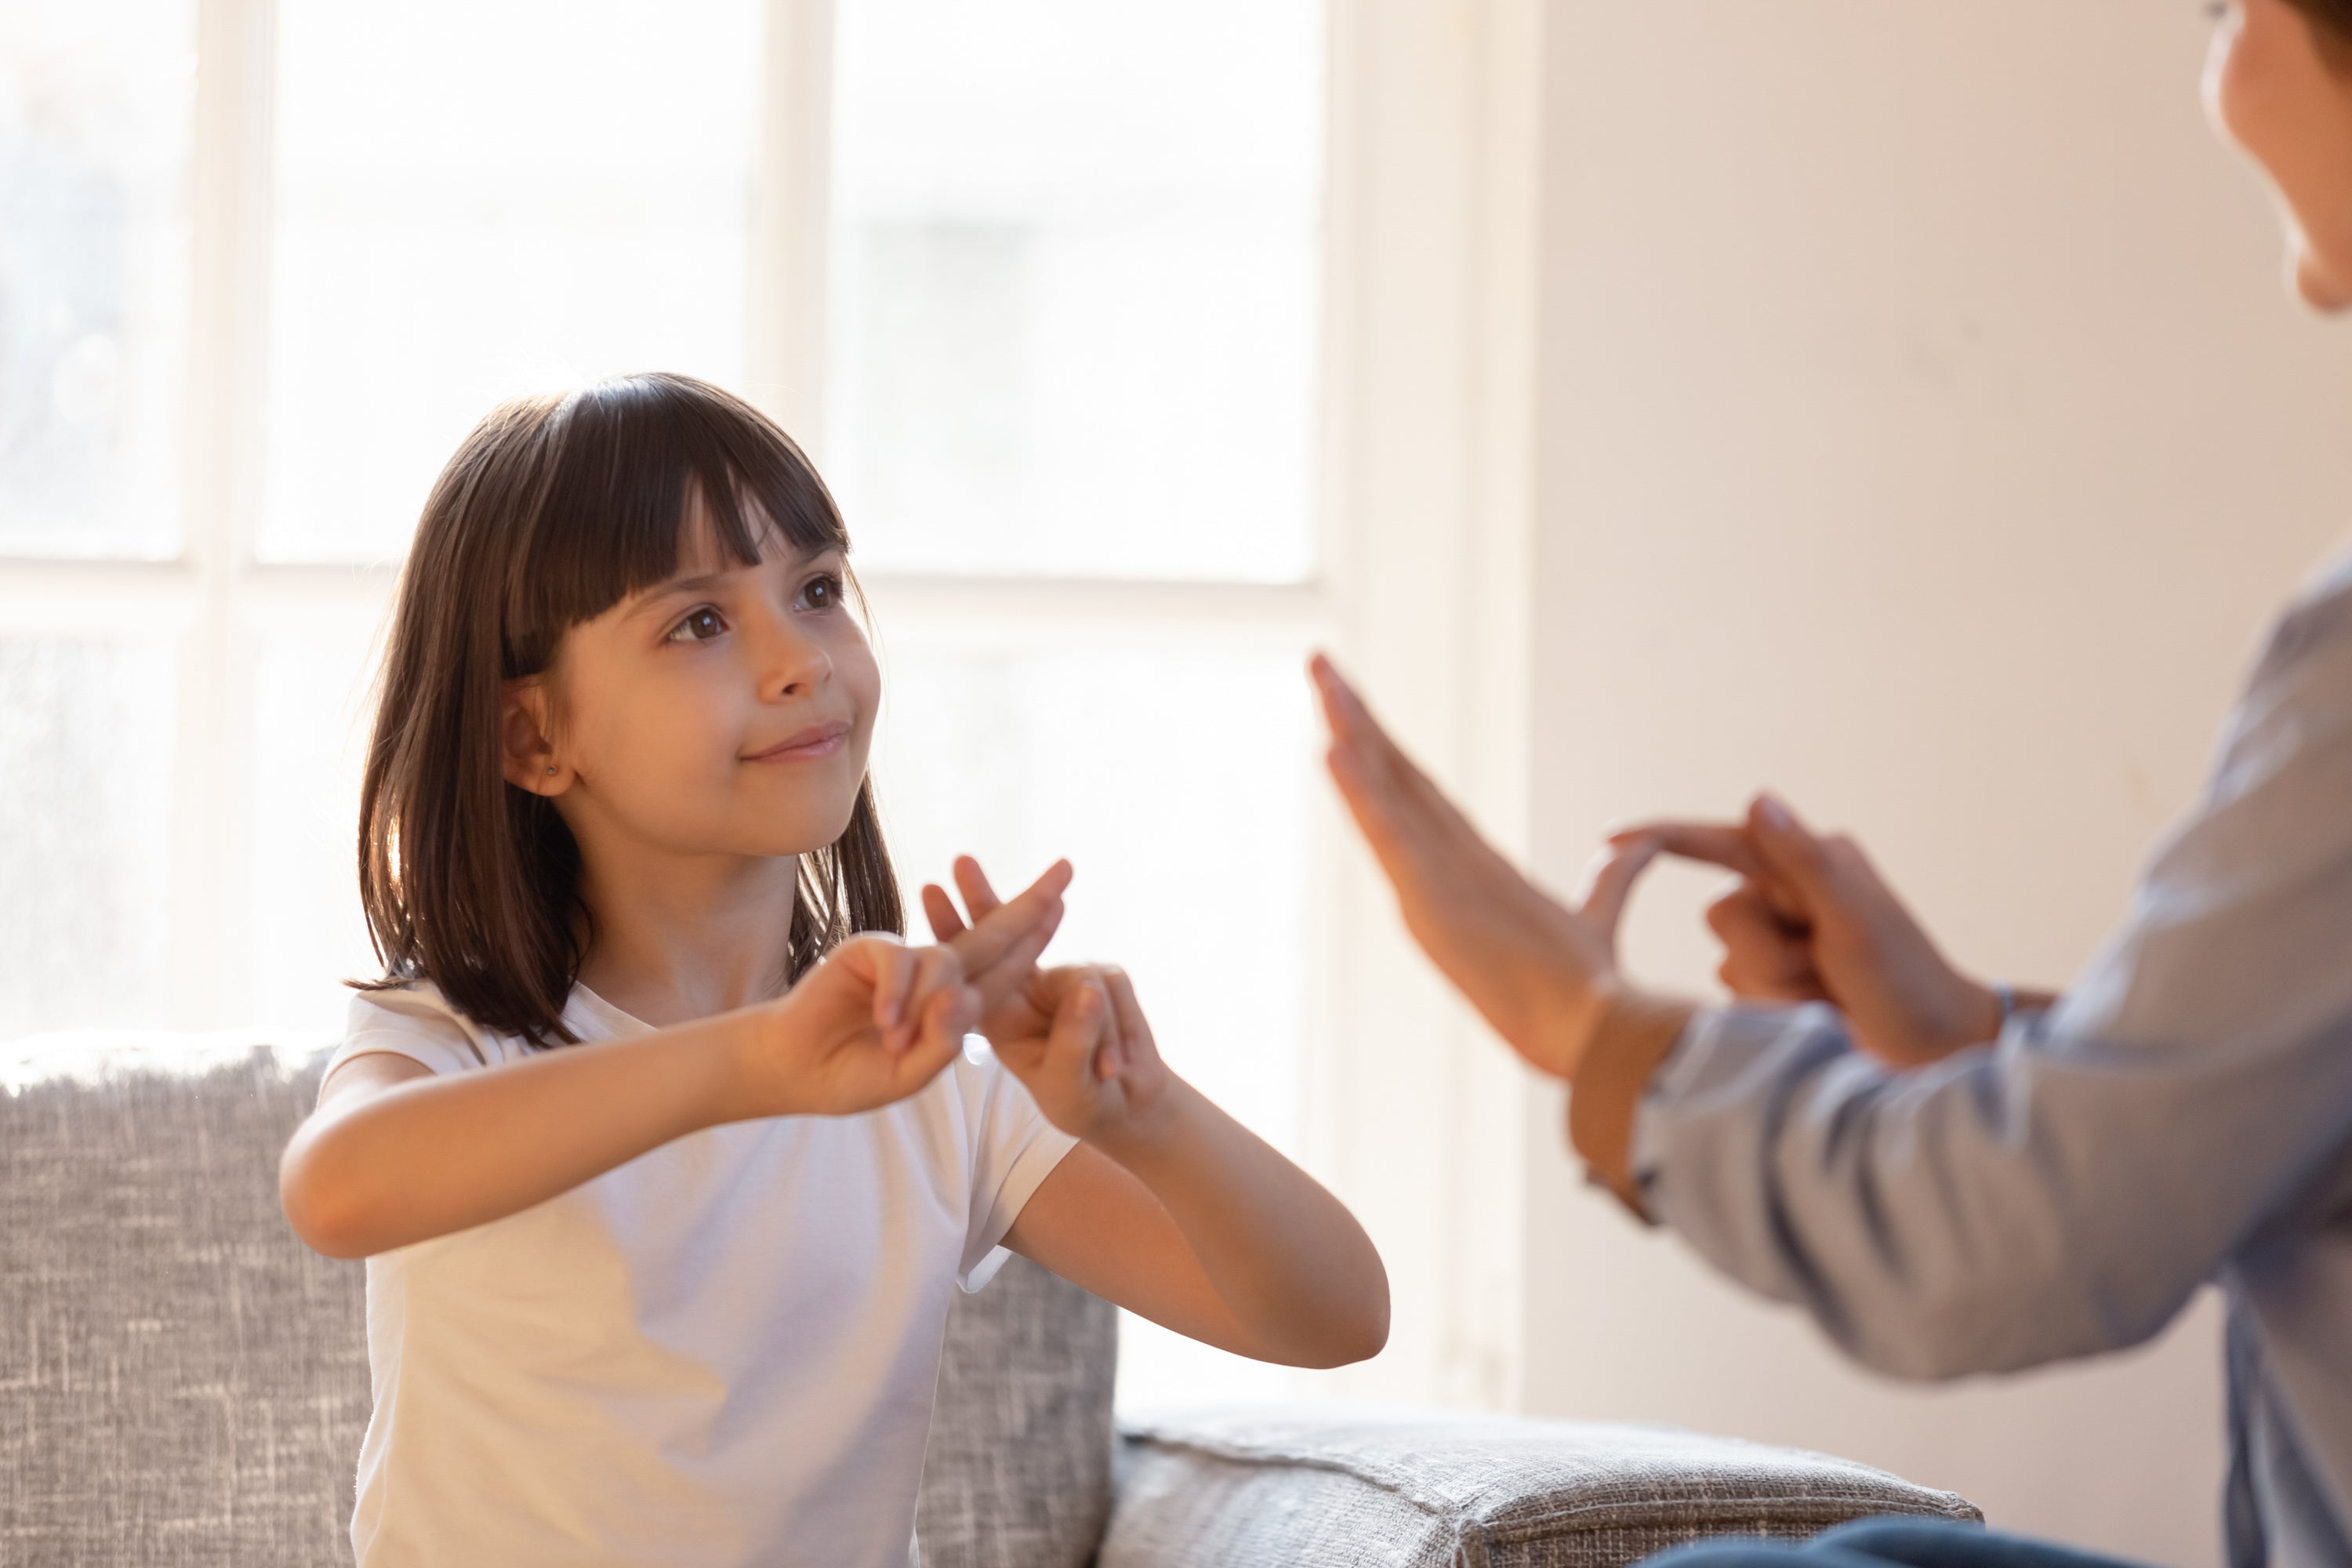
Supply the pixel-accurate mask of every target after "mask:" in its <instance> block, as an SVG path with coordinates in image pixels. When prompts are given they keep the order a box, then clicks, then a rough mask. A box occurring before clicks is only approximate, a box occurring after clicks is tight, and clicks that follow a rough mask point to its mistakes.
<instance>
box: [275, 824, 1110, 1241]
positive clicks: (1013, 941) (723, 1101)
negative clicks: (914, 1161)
mask: <svg viewBox="0 0 2352 1568" xmlns="http://www.w3.org/2000/svg"><path fill="white" fill-rule="evenodd" d="M1067 883H1068V870H1067V868H1066V866H1063V867H1056V868H1055V869H1054V870H1053V871H1050V872H1048V873H1047V874H1046V876H1045V878H1042V879H1039V881H1038V883H1037V884H1036V886H1034V887H1033V888H1031V889H1029V890H1028V891H1027V892H1026V893H1024V894H1023V895H1022V897H1021V898H1019V899H1017V900H1013V902H1012V903H1010V904H1007V905H1005V906H1004V911H1005V913H1006V915H1007V917H1008V918H1006V919H1005V920H1004V921H1002V922H1001V923H997V924H994V925H992V926H991V925H989V924H988V922H982V923H981V924H976V925H975V926H974V927H973V928H972V930H971V931H970V932H969V933H967V935H968V936H969V937H971V938H974V939H977V940H972V941H965V940H961V939H960V940H959V941H957V942H951V943H945V944H942V945H940V946H937V947H927V948H910V947H907V946H904V945H902V944H900V943H899V942H896V941H895V940H893V939H891V938H888V937H883V936H873V935H868V936H861V937H857V938H855V939H853V940H851V941H850V942H845V943H844V944H843V945H842V947H841V948H840V949H839V950H838V951H837V952H835V953H833V954H832V955H831V956H830V957H828V958H827V959H826V960H825V961H824V963H821V964H819V965H818V966H817V967H816V968H815V969H814V970H813V971H812V972H811V973H809V974H808V975H807V976H805V977H804V978H803V980H802V981H801V982H800V984H797V985H795V986H793V989H792V990H791V991H790V992H788V993H787V994H785V995H783V996H782V997H781V998H779V999H778V1000H776V1001H774V1002H770V1003H764V1004H761V1005H758V1006H753V1007H746V1008H742V1009H740V1010H739V1011H737V1012H733V1013H726V1014H721V1015H719V1016H717V1017H712V1018H703V1019H698V1020H697V1021H695V1022H693V1023H691V1024H683V1025H679V1026H677V1027H674V1028H667V1029H661V1030H657V1031H656V1032H654V1033H652V1034H648V1035H640V1036H635V1037H631V1038H628V1039H621V1040H605V1041H598V1042H594V1043H592V1044H586V1045H578V1046H568V1047H563V1048H562V1049H558V1050H551V1051H548V1052H545V1053H543V1054H541V1055H539V1056H535V1057H532V1058H530V1059H528V1060H524V1061H520V1062H510V1063H506V1064H502V1065H500V1066H497V1067H492V1068H484V1069H482V1070H480V1071H478V1072H466V1073H457V1074H450V1075H436V1074H435V1073H434V1072H433V1071H432V1070H431V1069H430V1068H426V1067H425V1066H424V1065H423V1064H422V1063H419V1062H415V1061H412V1060H410V1059H409V1058H405V1057H400V1056H395V1055H384V1054H370V1055H363V1056H357V1057H353V1058H350V1059H349V1060H347V1061H346V1062H344V1064H343V1065H342V1066H341V1067H340V1068H336V1070H335V1071H334V1072H333V1073H332V1074H331V1075H330V1077H329V1078H328V1079H327V1081H326V1083H325V1084H323V1085H322V1086H320V1095H319V1107H318V1109H317V1110H314V1111H313V1112H312V1113H311V1114H310V1119H309V1120H308V1121H305V1122H303V1124H302V1126H301V1127H300V1128H299V1130H298V1131H296V1132H295V1134H294V1138H293V1141H292V1142H290V1143H289V1144H288V1145H287V1148H286V1153H285V1157H284V1158H283V1160H281V1161H280V1163H279V1165H278V1195H279V1200H280V1202H281V1203H282V1204H283V1205H284V1207H285V1210H286V1217H287V1219H288V1220H289V1222H290V1223H291V1224H292V1226H293V1227H294V1231H295V1234H296V1235H298V1236H299V1237H301V1238H302V1239H303V1240H304V1241H305V1242H307V1243H309V1244H310V1246H311V1247H314V1248H316V1249H317V1250H318V1251H320V1252H322V1253H325V1254H326V1255H327V1256H329V1257H331V1258H364V1257H367V1256H369V1255H370V1254H372V1253H377V1252H384V1251H388V1250H390V1249H392V1248H394V1247H406V1246H409V1245H411V1244H413V1243H415V1242H420V1241H426V1240H430V1239H431V1238H432V1237H436V1236H446V1235H448V1234H449V1233H451V1232H453V1231H458V1230H465V1229H467V1228H469V1227H471V1226H478V1225H484V1224H487V1223H488V1222H489V1221H491V1220H494V1219H502V1218H504V1217H506V1216H507V1215H511V1214H518V1213H520V1212H521V1211H522V1210H524V1209H527V1208H530V1207H531V1206H533V1205H537V1204H541V1203H544V1202H546V1201H547V1200H548V1199H550V1198H551V1197H555V1196H557V1195H559V1194H562V1193H566V1192H569V1191H570V1190H571V1189H572V1188H573V1187H576V1186H578V1185H580V1184H582V1183H583V1182H586V1181H589V1180H592V1179H593V1178H594V1177H596V1176H600V1175H602V1174H604V1173H605V1172H606V1171H609V1170H612V1169H614V1167H615V1166H618V1165H622V1164H625V1163H627V1162H628V1161H630V1160H633V1159H635V1158H636V1157H637V1156H638V1155H640V1154H643V1153H646V1152H649V1151H651V1150H653V1149H656V1148H658V1147H660V1146H661V1145H662V1144H664V1143H667V1142H669V1141H670V1140H672V1139H674V1138H678V1137H682V1136H684V1135H685V1134H687V1133H688V1132H694V1131H700V1130H701V1129H703V1128H706V1127H715V1126H718V1125H720V1124H721V1123H724V1122H730V1121H750V1120H752V1119H754V1118H759V1117H769V1116H792V1115H847V1114H851V1113H854V1112H856V1111H860V1110H872V1109H874V1108H875V1107H877V1106H882V1105H887V1104H889V1103H891V1102H892V1101H894V1100H901V1099H904V1098H905V1097H906V1096H908V1095H909V1094H912V1093H914V1092H915V1091H916V1090H918V1089H921V1088H922V1086H923V1085H925V1084H926V1083H929V1081H930V1080H931V1079H932V1078H933V1077H935V1076H936V1075H937V1074H938V1073H939V1072H940V1069H941V1068H945V1067H946V1066H947V1064H948V1063H949V1062H950V1061H952V1060H953V1059H954V1058H955V1055H956V1052H957V1051H958V1050H960V1049H961V1047H962V1041H963V1035H964V1031H965V1030H966V1029H968V1028H970V1027H971V1024H972V1022H973V1021H974V1020H975V1019H976V1018H977V1017H978V1016H979V1015H980V1012H981V1010H982V1008H984V1007H986V1006H989V1005H993V1004H994V1003H995V1002H996V1001H997V1000H1000V999H1001V995H1000V994H1001V993H1003V992H1006V991H1009V990H1010V989H1011V988H1012V987H1013V986H1014V985H1017V984H1020V982H1021V981H1022V979H1023V978H1024V977H1025V976H1026V975H1027V973H1029V971H1030V968H1031V966H1032V965H1033V964H1034V963H1035V962H1036V959H1037V956H1038V954H1039V953H1041V952H1043V951H1044V950H1045V944H1046V943H1047V942H1049V941H1051V940H1052V937H1053V932H1054V928H1055V925H1057V924H1058V923H1059V921H1060V918H1061V908H1062V906H1061V893H1062V889H1063V888H1064V887H1066V885H1067Z"/></svg>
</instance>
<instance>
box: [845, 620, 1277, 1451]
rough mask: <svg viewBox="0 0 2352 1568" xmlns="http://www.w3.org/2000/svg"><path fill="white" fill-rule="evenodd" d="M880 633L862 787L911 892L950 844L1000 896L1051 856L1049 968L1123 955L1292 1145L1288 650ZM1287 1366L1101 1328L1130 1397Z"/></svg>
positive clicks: (1243, 1106)
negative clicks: (1021, 643) (869, 764)
mask: <svg viewBox="0 0 2352 1568" xmlns="http://www.w3.org/2000/svg"><path fill="white" fill-rule="evenodd" d="M889 649H890V654H891V657H890V659H889V663H888V670H887V675H888V682H889V684H888V697H887V714H886V724H885V728H884V731H883V733H882V737H881V744H880V746H879V747H878V748H877V758H876V763H875V786H876V789H877V792H878V795H879V797H880V800H881V804H882V809H883V817H884V821H885V823H886V825H887V828H888V832H889V836H890V846H891V850H892V853H893V855H894V856H895V857H896V858H897V861H898V868H899V871H900V873H901V875H902V877H904V879H906V881H907V883H908V888H909V889H910V890H911V889H914V888H916V887H919V885H920V884H921V883H922V882H924V881H926V880H930V881H944V880H945V879H946V878H947V875H948V868H949V866H950V861H951V860H952V858H954V857H955V856H956V855H958V854H960V853H965V852H969V853H971V854H975V855H977V856H979V857H980V858H981V863H982V865H983V866H984V867H986V868H988V870H989V872H990V875H991V876H992V879H994V880H995V881H996V882H997V884H998V886H999V888H1000V889H1003V890H1006V891H1010V890H1011V889H1013V887H1015V886H1018V885H1020V884H1022V883H1024V882H1025V881H1026V879H1028V878H1030V877H1032V876H1034V875H1035V874H1036V873H1037V872H1038V871H1039V870H1042V869H1043V868H1045V866H1047V865H1049V864H1051V863H1052V861H1053V860H1054V859H1055V858H1057V857H1059V856H1064V855H1066V856H1068V857H1069V858H1071V860H1072V861H1073V862H1074V863H1075V864H1076V868H1077V880H1076V883H1075V884H1074V885H1073V887H1072V889H1071V893H1070V901H1069V917H1068V920H1067V921H1066V924H1065V925H1064V927H1063V928H1062V931H1061V934H1060V935H1059V936H1057V937H1056V938H1055V944H1054V949H1053V954H1052V956H1051V958H1050V959H1049V962H1063V963H1066V962H1076V961H1079V960H1087V959H1098V960H1104V961H1115V962H1117V963H1119V964H1121V965H1123V966H1124V967H1125V968H1127V969H1128V970H1129V973H1132V974H1133V975H1134V977H1135V984H1136V990H1137V992H1138V994H1139V997H1140V999H1141V1000H1142V1003H1143V1005H1144V1007H1145V1009H1146V1011H1147V1012H1148V1013H1149V1015H1150V1018H1151V1022H1152V1030H1153V1034H1154V1036H1155V1037H1156V1038H1157V1039H1158V1041H1159V1043H1160V1049H1161V1051H1162V1052H1163V1053H1164V1054H1165V1056H1166V1057H1167V1058H1168V1061H1169V1063H1170V1064H1171V1066H1172V1067H1173V1068H1175V1069H1176V1070H1177V1071H1179V1072H1181V1073H1182V1074H1183V1075H1184V1076H1185V1077H1186V1078H1187V1079H1190V1080H1191V1081H1192V1083H1194V1084H1195V1085H1197V1086H1198V1087H1199V1088H1200V1089H1201V1090H1202V1092H1203V1093H1205V1094H1207V1095H1208V1096H1209V1097H1210V1098H1212V1099H1213V1100H1215V1101H1216V1102H1217V1103H1218V1104H1220V1105H1222V1106H1223V1107H1224V1108H1225V1109H1226V1110H1230V1111H1231V1112H1233V1113H1234V1116H1235V1117H1237V1118H1239V1119H1240V1120H1241V1121H1244V1123H1246V1124H1248V1125H1249V1126H1250V1127H1251V1128H1253V1129H1255V1131H1257V1132H1258V1133H1259V1134H1260V1135H1261V1136H1263V1137H1265V1139H1266V1140H1267V1141H1268V1142H1272V1143H1274V1144H1275V1145H1276V1146H1277V1147H1280V1148H1289V1147H1292V1146H1293V1145H1294V1143H1295V1142H1296V1137H1297V1122H1298V1117H1297V1078H1298V1073H1299V1054H1298V1042H1299V1033H1300V1028H1301V1015H1302V1010H1303V1006H1304V997H1305V991H1306V984H1305V973H1304V972H1305V967H1306V965H1305V952H1306V896H1307V895H1306V885H1307V802H1308V798H1309V796H1308V784H1309V774H1310V770H1311V767H1312V765H1313V762H1314V756H1315V751H1314V738H1313V728H1312V723H1311V717H1312V716H1311V713H1310V710H1309V709H1308V706H1307V691H1306V683H1305V681H1304V680H1303V679H1302V678H1301V677H1300V675H1299V658H1298V657H1297V656H1296V655H1295V654H1293V653H1292V652H1289V651H1278V652H1229V653H1218V652H1214V651H1211V652H1207V653H1203V652H1202V651H1201V650H1200V649H1199V648H1198V647H1187V648H1184V649H1182V650H1178V649H1174V648H1169V649H1165V650H1162V649H1151V648H1144V649H1138V648H1131V647H1130V648H1117V647H1066V648H1060V649H1036V650H1031V651H1019V650H1015V651H986V650H981V649H973V648H967V647H954V646H951V645H940V644H932V645H928V646H926V645H918V646H915V647H907V646H902V645H901V644H900V643H899V642H898V640H897V639H896V638H894V639H893V640H892V641H891V643H890V644H889ZM917 918H918V919H919V918H920V917H919V916H918V917H917ZM1287 1376H1288V1374H1287V1373H1284V1372H1283V1371H1282V1370H1281V1369H1279V1368H1270V1367H1265V1366H1262V1365H1260V1364H1258V1363H1254V1362H1247V1361H1244V1360H1241V1359H1240V1358H1237V1357H1234V1356H1229V1355H1226V1354H1224V1353H1223V1352H1219V1351H1213V1350H1211V1349H1209V1348H1208V1347H1207V1346H1205V1345H1200V1344H1196V1343H1194V1342H1192V1341H1190V1340H1184V1339H1181V1338H1179V1337H1178V1336H1175V1335H1172V1334H1168V1333H1166V1332H1164V1331H1160V1330H1158V1329H1155V1328H1153V1327H1152V1326H1151V1325H1150V1324H1148V1323H1144V1322H1142V1321H1139V1320H1134V1319H1129V1320H1128V1321H1127V1322H1126V1323H1125V1325H1124V1328H1123V1342H1122V1351H1121V1363H1120V1369H1119V1380H1120V1397H1121V1399H1122V1400H1123V1401H1124V1402H1126V1403H1129V1404H1135V1405H1169V1404H1176V1403H1200V1402H1202V1401H1209V1402H1215V1401H1219V1400H1234V1399H1252V1398H1262V1397H1274V1396H1276V1395H1277V1394H1280V1393H1281V1392H1282V1391H1283V1390H1284V1389H1285V1388H1286V1386H1287Z"/></svg>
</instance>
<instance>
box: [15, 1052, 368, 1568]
mask: <svg viewBox="0 0 2352 1568" xmlns="http://www.w3.org/2000/svg"><path fill="white" fill-rule="evenodd" d="M183 1044H184V1045H186V1046H188V1047H190V1048H191V1049H194V1048H195V1042H192V1041H184V1042H183ZM17 1065H18V1066H20V1067H21V1066H22V1064H21V1063H19V1064H17ZM34 1065H35V1067H36V1068H37V1067H38V1065H39V1064H38V1063H35V1064H34ZM323 1066H324V1061H323V1058H316V1057H314V1058H309V1059H307V1060H305V1059H301V1058H289V1059H285V1060H281V1059H280V1058H278V1056H277V1055H276V1054H274V1053H272V1052H270V1051H268V1050H260V1049H250V1048H247V1047H242V1046H241V1047H238V1048H237V1049H236V1051H235V1052H234V1053H233V1054H231V1055H229V1056H228V1057H227V1058H226V1059H225V1060H223V1059H218V1054H217V1053H215V1060H214V1061H213V1062H212V1063H211V1065H209V1066H205V1067H201V1068H197V1069H195V1070H177V1069H174V1068H169V1067H152V1068H151V1067H141V1066H137V1065H135V1062H134V1064H133V1065H131V1066H129V1067H125V1066H123V1065H122V1064H121V1062H120V1061H117V1062H115V1063H113V1064H111V1065H110V1066H108V1067H107V1068H105V1069H104V1071H103V1072H102V1073H101V1074H100V1075H99V1076H97V1078H96V1080H95V1081H76V1080H74V1079H68V1078H55V1077H51V1078H47V1079H40V1080H37V1081H32V1082H29V1083H26V1082H19V1083H17V1084H16V1085H15V1086H14V1087H13V1089H12V1091H11V1092H8V1093H0V1561H5V1562H10V1563H18V1562H21V1563H141V1564H152V1565H155V1568H215V1565H217V1568H278V1565H281V1564H283V1565H287V1568H293V1565H296V1564H299V1565H300V1568H318V1565H319V1564H321V1563H336V1562H349V1561H350V1558H351V1547H350V1545H349V1543H348V1540H347V1536H346V1531H347V1529H348V1523H349V1521H350V1519H351V1510H352V1466H353V1461H354V1459H355V1458H356V1457H357V1456H358V1453H359V1444H360V1434H361V1431H362V1428H363V1427H364V1426H365V1425H366V1421H367V1414H368V1373H367V1342H366V1338H365V1334H364V1330H363V1312H364V1309H363V1306H362V1270H361V1268H360V1266H359V1265H358V1264H355V1263H336V1262H332V1261H330V1260H329V1259H327V1258H320V1257H319V1256H318V1255H316V1254H315V1253H312V1252H311V1251H310V1250H309V1249H308V1248H307V1247H303V1246H301V1245H300V1244H299V1242H297V1241H296V1240H295V1239H294V1237H293V1236H292V1235H291V1233H289V1231H288V1230H287V1228H286V1222H285V1220H284V1219H283V1218H282V1217H280V1215H279V1212H278V1151H279V1149H281V1148H282V1147H283V1146H284V1144H285V1142H286V1139H287V1137H288V1136H289V1134H290V1133H291V1132H292V1131H293V1129H294V1126H295V1124H296V1122H298V1121H299V1120H300V1119H301V1117H302V1116H303V1114H304V1113H305V1112H306V1111H308V1110H309V1109H310V1105H311V1102H312V1101H313V1100H315V1099H316V1097H317V1092H318V1081H319V1078H318V1075H319V1073H320V1070H321V1069H322V1068H323ZM20 1076H21V1075H20Z"/></svg>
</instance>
